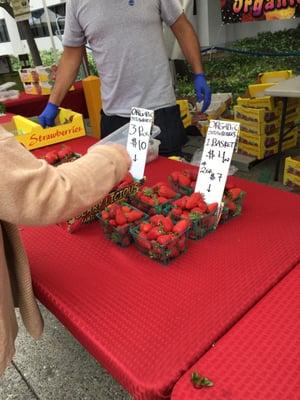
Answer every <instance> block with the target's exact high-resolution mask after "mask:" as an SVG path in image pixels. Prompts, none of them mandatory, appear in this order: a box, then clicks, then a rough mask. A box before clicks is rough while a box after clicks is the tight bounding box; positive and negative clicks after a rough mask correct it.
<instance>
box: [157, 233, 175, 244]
mask: <svg viewBox="0 0 300 400" xmlns="http://www.w3.org/2000/svg"><path fill="white" fill-rule="evenodd" d="M173 239H174V235H172V234H171V233H169V234H168V235H161V236H158V238H157V239H156V241H157V243H159V244H160V245H162V246H165V245H166V244H168V243H170V242H171V241H172V240H173Z"/></svg>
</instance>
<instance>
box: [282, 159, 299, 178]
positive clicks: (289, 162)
mask: <svg viewBox="0 0 300 400" xmlns="http://www.w3.org/2000/svg"><path fill="white" fill-rule="evenodd" d="M284 174H290V175H295V177H297V178H299V179H300V156H298V157H287V158H286V159H285V166H284Z"/></svg>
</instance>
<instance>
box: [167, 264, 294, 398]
mask: <svg viewBox="0 0 300 400" xmlns="http://www.w3.org/2000/svg"><path fill="white" fill-rule="evenodd" d="M299 335H300V264H299V265H298V266H297V267H296V268H295V269H294V270H293V271H292V272H290V273H289V274H288V276H287V277H285V278H284V279H283V280H282V281H281V282H280V283H279V284H278V285H277V286H276V287H275V288H274V289H272V290H271V292H269V293H268V295H267V296H265V297H264V298H263V299H262V301H261V302H260V303H259V304H257V305H256V306H255V307H254V308H253V309H252V310H251V311H250V312H249V313H248V314H247V315H246V316H245V317H244V318H242V320H241V321H239V322H238V323H237V324H236V325H235V326H234V327H233V328H232V329H231V330H230V331H229V332H228V333H227V334H226V335H225V336H224V337H223V338H222V339H221V340H220V341H219V342H218V343H217V344H216V346H215V347H214V348H213V349H211V350H210V351H209V352H207V353H206V354H205V356H204V357H202V358H201V360H200V361H198V362H197V363H196V364H195V365H194V366H193V367H192V368H191V369H190V370H189V371H188V372H187V373H186V374H185V375H184V376H183V377H182V378H181V379H180V380H179V381H178V382H177V384H176V385H175V387H174V390H173V393H172V400H197V399H201V400H218V399H220V400H221V399H224V400H225V399H230V400H299V399H300V379H299V372H300V354H299ZM193 371H198V372H200V373H202V374H203V375H206V376H207V377H209V378H210V379H211V380H212V381H213V382H214V387H213V388H209V389H207V388H205V389H201V390H197V389H194V388H193V387H192V384H191V374H192V372H193Z"/></svg>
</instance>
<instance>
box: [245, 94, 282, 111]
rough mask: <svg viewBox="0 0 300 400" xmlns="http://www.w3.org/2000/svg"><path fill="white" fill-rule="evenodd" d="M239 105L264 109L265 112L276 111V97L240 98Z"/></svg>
mask: <svg viewBox="0 0 300 400" xmlns="http://www.w3.org/2000/svg"><path fill="white" fill-rule="evenodd" d="M237 105H238V106H243V107H250V108H264V109H265V110H269V111H274V109H275V101H274V97H271V96H264V97H257V98H256V97H238V99H237Z"/></svg>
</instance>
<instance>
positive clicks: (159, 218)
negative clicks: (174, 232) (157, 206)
mask: <svg viewBox="0 0 300 400" xmlns="http://www.w3.org/2000/svg"><path fill="white" fill-rule="evenodd" d="M164 219H165V217H164V216H163V215H161V214H156V215H153V216H152V217H150V222H151V223H152V225H159V224H160V223H162V222H163V220H164Z"/></svg>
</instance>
